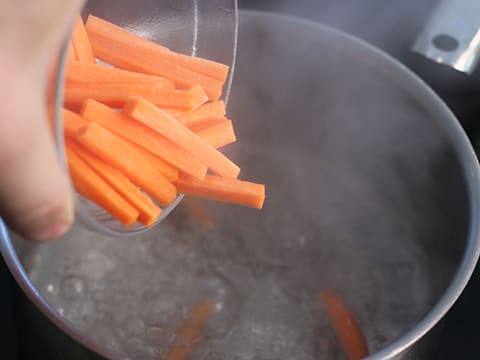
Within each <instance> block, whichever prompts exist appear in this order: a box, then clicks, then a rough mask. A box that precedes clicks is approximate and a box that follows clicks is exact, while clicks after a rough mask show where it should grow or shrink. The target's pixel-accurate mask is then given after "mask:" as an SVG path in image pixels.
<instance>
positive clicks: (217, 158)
mask: <svg viewBox="0 0 480 360" xmlns="http://www.w3.org/2000/svg"><path fill="white" fill-rule="evenodd" d="M123 112H124V113H125V114H127V115H129V116H131V117H133V118H134V119H136V120H138V121H139V122H141V123H142V124H144V125H146V126H148V127H150V128H152V129H153V130H155V131H157V132H158V133H160V134H162V135H163V136H165V137H166V138H167V139H170V140H171V141H173V142H175V143H176V144H178V145H179V146H180V147H182V148H184V149H185V150H187V151H189V152H190V153H191V154H192V155H194V156H196V157H197V158H198V159H199V160H200V161H202V162H203V163H204V164H205V165H207V166H208V167H209V168H210V169H211V170H212V171H213V172H215V173H217V174H218V175H222V176H225V177H231V178H236V177H237V176H238V174H239V173H240V168H239V167H238V166H237V165H236V164H234V163H233V162H232V161H231V160H230V159H228V158H227V157H226V156H225V155H223V154H222V153H221V152H219V151H218V150H216V149H215V148H214V147H213V146H212V145H210V144H209V143H207V142H206V141H204V140H202V139H201V138H200V137H199V136H197V135H196V134H195V133H193V132H192V131H190V130H189V129H188V128H186V127H185V126H184V125H182V123H180V122H179V121H177V120H175V119H174V118H173V117H171V116H170V115H168V114H167V113H166V112H164V111H162V110H160V109H159V108H157V107H156V106H155V105H153V104H152V103H149V102H148V101H146V100H145V99H139V98H135V99H130V100H128V101H127V103H126V104H125V106H124V108H123Z"/></svg>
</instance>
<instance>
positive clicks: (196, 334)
mask: <svg viewBox="0 0 480 360" xmlns="http://www.w3.org/2000/svg"><path fill="white" fill-rule="evenodd" d="M213 310H214V307H213V303H211V302H210V301H207V300H204V301H201V302H200V303H198V304H197V305H195V306H194V307H193V309H192V311H191V313H190V316H189V317H188V318H187V319H186V320H185V321H184V323H183V324H182V326H181V327H180V328H179V329H178V330H177V337H176V339H175V341H174V343H173V345H172V346H171V348H170V350H169V352H168V354H167V357H166V359H167V360H185V359H187V357H188V356H189V355H190V354H191V353H192V351H193V349H194V348H195V346H196V345H197V344H198V343H199V342H200V341H201V340H202V337H201V336H202V332H203V330H204V329H205V327H206V325H207V322H208V319H209V318H210V316H211V315H212V313H213Z"/></svg>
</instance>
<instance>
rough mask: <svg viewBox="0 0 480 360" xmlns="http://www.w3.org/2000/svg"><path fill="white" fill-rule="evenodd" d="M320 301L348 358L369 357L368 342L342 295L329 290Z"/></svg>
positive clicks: (358, 359)
mask: <svg viewBox="0 0 480 360" xmlns="http://www.w3.org/2000/svg"><path fill="white" fill-rule="evenodd" d="M320 301H321V302H322V304H323V306H324V307H325V310H326V311H327V314H328V316H329V318H330V322H331V323H332V326H333V328H334V329H335V332H336V333H337V336H338V337H339V338H340V341H341V343H342V345H343V348H344V349H345V352H346V353H347V355H348V357H349V358H350V359H351V360H360V359H363V358H364V357H366V356H368V347H367V342H366V341H365V338H364V336H363V334H362V332H361V331H360V327H359V325H358V323H357V321H356V320H355V318H354V316H353V314H352V312H351V311H350V310H349V309H348V307H347V305H345V303H344V302H343V301H342V298H341V297H340V295H338V293H337V292H336V291H335V290H328V291H325V292H322V293H321V294H320Z"/></svg>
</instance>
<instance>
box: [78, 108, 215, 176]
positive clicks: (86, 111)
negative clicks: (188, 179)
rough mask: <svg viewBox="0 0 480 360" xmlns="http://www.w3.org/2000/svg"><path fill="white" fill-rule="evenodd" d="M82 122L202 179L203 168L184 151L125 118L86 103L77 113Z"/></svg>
mask: <svg viewBox="0 0 480 360" xmlns="http://www.w3.org/2000/svg"><path fill="white" fill-rule="evenodd" d="M81 114H82V116H84V117H85V118H86V119H89V120H92V121H96V122H97V123H99V124H100V125H102V126H103V127H105V128H107V129H108V130H110V131H111V132H114V133H116V134H117V135H119V136H121V137H123V138H125V139H128V140H130V141H131V142H133V143H135V144H137V145H138V146H141V147H143V148H145V149H147V150H149V151H151V152H152V153H154V154H155V155H157V156H158V157H160V158H161V159H163V160H164V161H167V162H168V163H169V164H172V165H173V166H175V167H177V168H178V169H180V170H182V171H183V172H185V173H186V174H189V175H191V176H193V177H195V178H197V179H203V178H204V177H205V174H206V173H207V166H205V165H203V164H202V163H201V162H200V161H199V160H198V159H197V158H195V157H194V156H193V155H191V154H190V153H189V152H187V151H186V150H184V149H182V148H181V147H179V146H178V145H177V144H174V143H172V142H171V141H170V140H168V139H166V138H165V137H163V136H162V135H160V134H158V133H157V132H155V131H153V130H152V129H150V128H148V127H146V126H145V125H143V124H141V123H139V122H138V121H136V120H134V119H132V118H131V117H129V116H126V115H125V114H122V113H120V112H118V111H115V110H114V109H111V108H109V107H108V106H105V105H103V104H100V103H99V102H96V101H95V100H87V101H86V102H85V103H84V104H83V108H82V110H81Z"/></svg>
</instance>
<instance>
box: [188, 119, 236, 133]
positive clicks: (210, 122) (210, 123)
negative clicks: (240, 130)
mask: <svg viewBox="0 0 480 360" xmlns="http://www.w3.org/2000/svg"><path fill="white" fill-rule="evenodd" d="M229 123H231V120H230V119H227V118H226V117H219V118H210V119H205V121H204V122H201V123H198V124H195V125H192V126H187V127H188V128H189V129H190V130H191V131H193V132H194V133H196V134H198V133H199V132H200V131H202V130H205V129H208V128H210V127H212V126H216V125H220V124H223V125H225V124H229Z"/></svg>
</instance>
